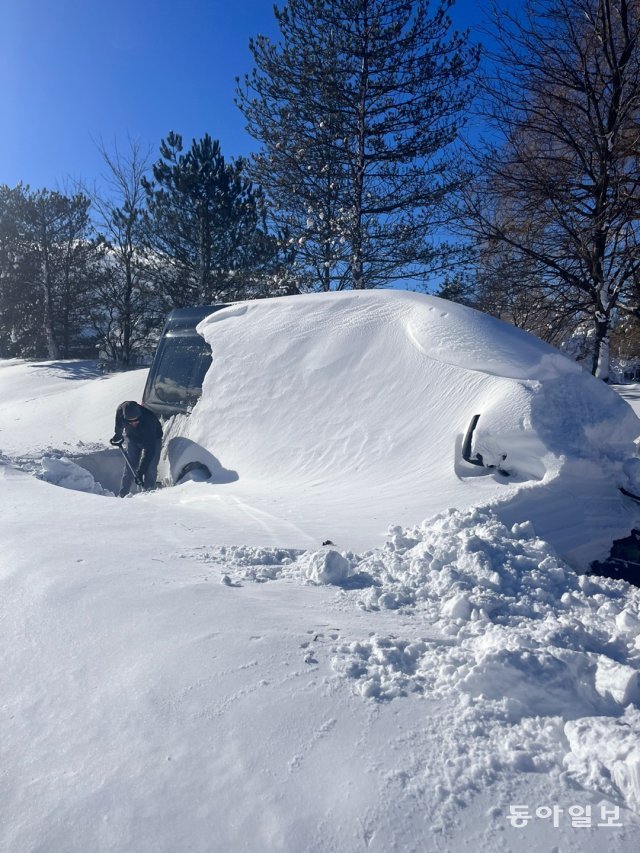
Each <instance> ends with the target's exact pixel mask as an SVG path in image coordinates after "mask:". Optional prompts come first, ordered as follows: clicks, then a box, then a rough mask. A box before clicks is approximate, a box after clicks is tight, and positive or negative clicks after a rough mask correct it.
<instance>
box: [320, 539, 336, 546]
mask: <svg viewBox="0 0 640 853" xmlns="http://www.w3.org/2000/svg"><path fill="white" fill-rule="evenodd" d="M322 544H323V545H335V542H332V541H331V539H325V540H324V542H323V543H322Z"/></svg>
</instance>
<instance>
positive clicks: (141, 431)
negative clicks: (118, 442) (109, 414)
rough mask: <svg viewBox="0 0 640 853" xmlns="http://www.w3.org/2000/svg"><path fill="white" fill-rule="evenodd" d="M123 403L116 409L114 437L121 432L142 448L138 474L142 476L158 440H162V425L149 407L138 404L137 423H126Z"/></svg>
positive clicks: (120, 434) (128, 439) (120, 435)
mask: <svg viewBox="0 0 640 853" xmlns="http://www.w3.org/2000/svg"><path fill="white" fill-rule="evenodd" d="M123 406H124V403H121V404H120V405H119V406H118V408H117V409H116V426H115V435H114V438H122V435H123V432H124V435H125V436H126V438H127V441H130V442H132V443H133V444H135V445H136V446H137V447H139V448H140V449H141V450H142V455H141V456H140V464H139V465H138V474H139V475H140V476H143V475H144V474H145V472H146V470H147V468H148V467H149V463H150V462H151V460H152V458H153V455H154V453H155V452H156V449H157V447H158V442H161V441H162V425H161V424H160V421H159V420H158V418H157V417H156V416H155V415H154V414H153V412H152V411H150V410H149V409H145V407H144V406H140V411H141V414H140V420H139V421H138V423H137V424H131V423H128V422H127V421H126V420H125V419H124V414H123V411H122V409H123Z"/></svg>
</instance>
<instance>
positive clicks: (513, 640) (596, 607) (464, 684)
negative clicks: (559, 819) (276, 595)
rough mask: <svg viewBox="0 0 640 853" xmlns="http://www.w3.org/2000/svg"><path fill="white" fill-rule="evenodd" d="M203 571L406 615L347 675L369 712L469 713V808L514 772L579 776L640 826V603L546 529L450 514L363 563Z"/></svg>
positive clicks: (342, 560)
mask: <svg viewBox="0 0 640 853" xmlns="http://www.w3.org/2000/svg"><path fill="white" fill-rule="evenodd" d="M203 556H204V558H205V559H207V560H208V561H213V562H215V563H217V564H219V563H220V562H223V564H224V567H225V571H229V572H230V574H231V575H232V576H234V577H235V578H242V579H250V580H257V581H265V580H278V579H285V578H286V579H287V580H289V581H291V580H292V579H293V580H297V581H299V582H301V583H323V584H334V585H336V586H337V587H338V588H339V592H338V594H339V595H340V596H342V597H346V600H347V602H350V604H351V605H352V606H355V607H357V608H360V609H361V610H363V611H365V612H380V611H387V612H388V613H389V614H390V615H393V614H394V613H395V614H397V615H396V617H395V618H398V625H400V624H401V625H402V627H401V628H399V629H398V630H397V631H391V632H388V633H382V632H381V631H380V630H378V631H376V632H375V633H372V634H371V635H370V636H367V637H366V639H363V638H359V639H352V640H348V639H347V640H341V641H340V642H337V643H335V644H334V645H333V646H332V648H331V662H332V667H333V670H334V672H335V673H336V674H337V675H338V676H339V677H340V678H344V679H346V680H347V681H348V682H349V683H350V684H351V685H352V688H353V690H354V692H355V693H356V694H357V695H359V696H361V697H363V698H364V699H367V700H373V701H376V702H383V703H386V702H389V701H392V700H397V699H398V698H400V697H405V696H408V695H409V694H413V695H415V696H418V697H424V698H429V699H432V700H442V701H444V702H447V703H448V705H449V706H451V705H453V706H454V707H457V708H458V712H459V716H458V718H457V719H456V721H455V723H452V725H454V728H455V731H456V738H457V739H458V740H459V741H460V743H461V744H462V745H461V750H462V752H463V753H465V754H467V753H471V752H472V753H473V765H472V766H470V767H467V768H466V769H464V770H463V769H462V768H461V769H460V775H459V779H458V783H457V784H458V786H459V790H460V791H461V792H462V791H464V790H465V789H466V788H468V786H469V785H470V784H480V783H482V784H486V783H487V782H490V781H492V780H493V779H495V777H496V775H497V774H498V773H499V772H500V771H501V770H504V769H507V768H509V769H517V770H526V771H545V772H549V771H554V772H557V773H560V772H562V770H563V769H566V770H568V771H569V772H570V774H571V775H572V777H573V778H574V779H575V780H576V781H577V782H579V783H580V784H582V785H583V786H584V787H585V788H587V789H592V790H596V791H598V792H600V793H601V794H604V795H607V796H614V797H615V798H617V799H618V800H619V801H621V802H624V803H625V804H626V805H627V807H628V808H630V809H633V810H635V811H640V806H639V803H640V800H639V799H638V792H639V791H640V787H639V782H640V777H639V775H638V773H639V769H640V763H639V756H640V753H639V752H638V748H637V738H638V734H640V729H639V721H640V716H639V714H640V712H639V711H638V706H640V589H637V588H634V587H629V586H628V585H627V584H626V583H624V582H621V581H612V580H609V579H605V578H599V577H596V576H585V575H578V574H577V573H576V572H575V571H574V570H573V569H571V568H570V567H569V566H568V565H567V564H566V563H564V562H563V561H562V560H561V559H560V558H559V557H558V555H557V554H556V553H555V552H554V550H553V549H552V548H551V547H550V546H549V545H548V544H547V543H545V542H544V541H543V540H541V539H540V538H538V537H537V536H536V535H535V532H534V531H533V528H532V526H531V525H530V524H521V525H515V526H513V527H511V528H508V527H506V526H505V525H504V524H503V523H502V522H501V521H500V519H499V518H498V517H497V515H496V514H495V513H494V512H492V511H491V510H489V509H480V508H474V509H471V510H467V511H464V512H461V511H454V510H449V511H447V512H445V513H442V514H441V515H439V516H437V517H435V518H433V519H431V520H429V521H425V522H423V524H421V525H419V526H417V527H413V528H407V529H404V528H401V527H393V528H391V530H390V531H389V537H388V541H387V543H386V546H385V547H384V548H381V549H374V550H371V551H369V552H366V553H365V554H363V555H355V554H353V553H351V552H342V553H340V552H339V551H337V550H335V549H334V548H325V549H322V550H315V551H309V552H296V551H282V550H277V549H247V548H244V549H226V550H225V551H224V553H223V549H218V550H217V551H216V552H215V553H211V552H207V553H205V554H204V555H203ZM225 577H228V575H225ZM356 579H359V581H360V583H359V584H354V583H352V582H353V581H354V580H356ZM357 587H360V588H357ZM344 606H346V605H344V604H343V607H344ZM399 617H401V621H400V618H399ZM383 624H386V625H387V627H388V622H386V623H383ZM412 625H413V629H412ZM480 734H481V735H482V737H479V735H480ZM605 738H606V740H607V744H608V745H607V748H606V749H605V750H604V752H603V750H602V749H601V748H600V747H601V744H602V742H603V740H604V739H605Z"/></svg>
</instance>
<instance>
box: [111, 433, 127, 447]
mask: <svg viewBox="0 0 640 853" xmlns="http://www.w3.org/2000/svg"><path fill="white" fill-rule="evenodd" d="M109 444H113V446H114V447H122V445H123V444H124V438H123V437H122V436H121V435H114V436H113V438H110V439H109Z"/></svg>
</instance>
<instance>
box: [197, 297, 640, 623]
mask: <svg viewBox="0 0 640 853" xmlns="http://www.w3.org/2000/svg"><path fill="white" fill-rule="evenodd" d="M198 331H199V332H200V333H201V334H202V335H203V336H204V337H205V339H206V340H207V341H208V343H209V344H210V345H211V348H212V351H213V355H214V358H213V364H212V367H211V369H210V370H209V372H208V373H207V376H206V378H205V381H204V385H203V394H202V398H201V400H200V401H199V403H198V404H197V405H196V407H195V409H194V411H193V414H192V416H191V417H190V419H189V421H188V423H187V424H186V425H185V427H184V437H185V438H186V439H188V441H189V442H190V445H189V446H191V447H192V448H193V449H195V450H194V452H195V451H196V450H197V449H198V448H201V452H202V453H203V454H204V453H206V454H209V456H210V457H215V459H216V460H219V464H220V465H221V466H222V467H223V468H224V469H225V470H228V471H233V472H234V473H235V474H236V475H237V478H238V483H239V486H238V488H239V489H240V490H242V489H243V488H244V487H245V485H246V486H247V487H251V489H252V493H253V494H254V495H255V494H256V492H266V490H267V489H270V490H271V491H273V492H276V493H278V494H279V493H286V494H290V495H293V496H294V501H295V514H296V518H300V517H305V518H316V519H317V518H321V519H322V521H323V524H324V529H325V530H326V531H328V532H330V534H331V538H332V539H336V540H337V539H340V538H341V536H340V534H341V532H342V530H344V529H345V526H348V527H349V529H352V530H353V529H354V528H356V529H358V528H360V529H365V527H366V528H367V529H371V528H372V522H371V519H372V518H380V509H381V507H384V521H385V523H389V521H392V522H395V523H398V524H400V525H402V526H404V527H407V526H409V525H411V524H416V523H419V522H420V520H421V519H423V518H427V517H431V516H433V515H435V514H437V513H440V512H442V511H443V510H446V509H447V508H449V507H456V508H458V509H466V508H469V507H471V506H492V507H493V508H494V510H495V512H496V514H497V515H498V516H499V517H500V519H501V520H502V521H503V522H505V523H506V524H507V525H508V526H509V527H510V526H512V525H513V524H514V523H516V522H525V521H531V522H532V523H533V524H534V526H535V529H536V532H537V534H538V536H540V537H541V538H542V539H544V540H546V541H548V542H550V543H551V544H552V545H553V547H554V548H555V549H556V551H557V552H558V553H559V554H560V555H561V556H562V558H563V559H565V560H568V561H569V562H570V564H571V565H573V566H576V567H582V568H586V567H587V566H588V565H589V563H590V562H591V561H593V560H595V559H602V558H604V557H605V556H606V555H607V553H608V551H609V548H610V545H611V542H612V541H613V539H615V538H620V537H622V536H625V535H627V534H628V532H629V530H630V528H631V527H632V526H633V525H634V523H635V520H636V519H637V517H638V508H637V507H636V506H633V505H632V502H631V501H630V500H628V499H624V498H622V496H621V495H620V492H619V491H618V487H619V486H626V487H627V488H629V487H632V488H633V487H635V486H636V485H637V481H638V477H637V476H636V474H637V471H636V470H635V468H636V467H637V466H634V465H633V464H630V463H629V460H630V459H633V458H634V457H635V454H636V447H635V444H634V440H635V438H636V437H637V435H638V431H639V430H638V419H637V417H636V416H635V414H634V413H633V411H632V409H631V408H630V407H629V405H628V404H627V403H626V402H624V401H623V400H622V399H621V398H620V397H619V396H618V395H617V394H616V393H615V392H614V391H612V390H611V389H610V388H608V387H606V386H605V385H604V383H602V382H599V381H597V380H595V379H594V378H593V377H592V376H590V375H589V374H587V373H586V372H584V371H583V370H582V369H581V368H579V367H578V366H577V365H576V364H575V363H574V362H572V361H570V360H569V359H567V358H566V357H565V356H563V355H562V354H561V353H559V352H558V351H557V350H555V349H553V348H552V347H550V346H548V345H546V344H544V343H543V342H542V341H540V340H538V339H536V338H535V337H533V336H531V335H529V334H527V333H525V332H522V331H521V330H518V329H515V328H514V327H512V326H509V325H507V324H505V323H502V322H500V321H499V320H496V319H495V318H492V317H489V316H487V315H483V314H480V313H479V312H477V311H473V310H472V309H468V308H465V307H463V306H460V305H455V304H453V303H450V302H446V301H444V300H441V299H438V298H436V297H430V296H424V295H420V294H415V293H408V292H405V291H380V292H376V291H374V292H365V293H361V292H350V293H334V294H310V295H301V296H295V297H283V298H279V299H265V300H257V301H254V302H249V303H244V304H242V305H236V306H232V307H230V308H228V309H223V310H221V311H218V312H216V313H215V314H214V315H212V316H211V317H209V318H207V319H205V320H204V321H203V322H202V323H201V324H200V325H199V327H198ZM474 415H480V418H479V421H478V423H477V427H476V429H475V432H474V435H473V443H472V448H471V450H472V453H473V455H476V454H479V455H481V456H482V458H483V460H484V462H485V465H493V466H501V467H502V468H504V469H506V470H507V471H508V472H509V476H503V475H502V474H501V473H500V472H499V471H497V470H496V469H495V468H494V469H493V470H491V469H488V468H486V467H485V468H479V467H477V466H471V465H469V464H468V463H466V462H463V460H462V443H463V437H464V436H465V434H466V432H467V429H468V427H469V424H470V423H471V420H472V418H473V417H474ZM632 481H633V482H632ZM373 529H374V530H376V528H373ZM378 530H379V535H380V536H382V534H383V531H384V527H382V528H381V529H380V528H378ZM378 530H376V534H377V533H378ZM292 544H297V543H292ZM370 544H371V545H373V544H376V542H375V541H371V540H370ZM349 546H350V547H361V546H360V544H358V545H354V543H353V542H351V543H349ZM365 547H366V546H365ZM460 606H461V607H462V608H464V604H461V605H460Z"/></svg>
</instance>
